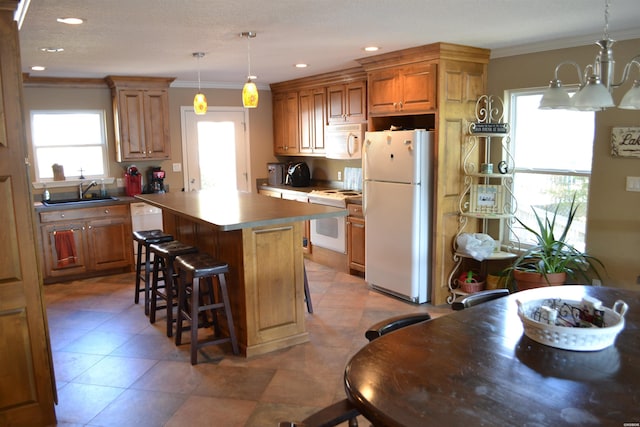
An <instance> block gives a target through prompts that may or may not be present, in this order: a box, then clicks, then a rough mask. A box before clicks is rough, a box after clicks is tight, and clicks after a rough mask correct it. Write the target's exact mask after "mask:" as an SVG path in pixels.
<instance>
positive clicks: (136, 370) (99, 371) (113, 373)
mask: <svg viewBox="0 0 640 427" xmlns="http://www.w3.org/2000/svg"><path fill="white" fill-rule="evenodd" d="M156 363H157V361H156V360H149V359H135V358H129V357H115V356H105V357H104V358H103V359H102V360H100V361H99V362H97V363H96V364H94V365H93V366H91V367H90V368H89V369H87V370H86V371H84V372H83V373H82V374H80V375H78V376H77V377H76V378H74V380H73V381H74V382H76V383H80V384H94V385H104V386H110V387H120V388H127V387H129V386H130V385H131V384H133V383H134V382H135V381H136V380H137V379H138V378H140V377H141V376H142V375H144V374H145V372H147V371H148V370H149V369H151V368H152V367H153V366H154V365H155V364H156Z"/></svg>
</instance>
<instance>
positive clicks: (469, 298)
mask: <svg viewBox="0 0 640 427" xmlns="http://www.w3.org/2000/svg"><path fill="white" fill-rule="evenodd" d="M507 295H509V290H508V289H486V290H484V291H480V292H474V293H472V294H469V295H465V296H464V297H462V298H460V299H458V300H456V301H454V302H453V304H451V308H452V309H453V310H464V309H465V308H469V307H473V306H474V305H478V304H482V303H483V302H487V301H491V300H494V299H498V298H502V297H506V296H507Z"/></svg>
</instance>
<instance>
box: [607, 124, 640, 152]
mask: <svg viewBox="0 0 640 427" xmlns="http://www.w3.org/2000/svg"><path fill="white" fill-rule="evenodd" d="M611 155H612V156H614V157H636V158H640V127H627V128H623V127H614V128H612V129H611Z"/></svg>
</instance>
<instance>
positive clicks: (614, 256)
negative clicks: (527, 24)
mask: <svg viewBox="0 0 640 427" xmlns="http://www.w3.org/2000/svg"><path fill="white" fill-rule="evenodd" d="M614 48H615V49H614V51H615V55H616V56H615V59H616V61H617V64H616V65H617V66H618V69H617V70H616V76H615V79H620V76H621V73H622V68H623V66H624V64H625V63H626V62H627V61H629V60H630V59H631V58H633V57H634V56H635V55H637V54H638V53H640V39H636V40H628V41H621V42H617V43H616V44H615V46H614ZM597 53H598V48H597V46H595V45H591V46H583V47H579V48H571V49H560V50H555V51H549V52H541V53H535V54H528V55H518V56H512V57H508V58H498V59H493V60H491V61H490V63H489V79H488V92H489V93H490V94H493V95H498V96H501V97H502V96H504V91H505V90H508V89H517V88H528V87H540V86H546V85H548V83H549V80H551V79H552V78H553V72H554V68H555V66H556V64H557V63H559V62H561V61H563V60H569V59H570V60H574V61H576V62H577V63H578V64H581V65H582V66H584V65H586V64H589V63H592V62H593V59H594V58H595V55H596V54H597ZM632 77H633V78H636V79H638V78H640V76H639V75H638V71H637V68H636V70H634V71H633V72H632ZM560 79H561V80H563V82H564V83H565V84H571V83H577V80H576V79H577V76H576V72H575V70H572V69H570V68H569V67H566V66H565V67H563V68H562V71H561V74H560ZM630 86H631V82H627V83H626V84H625V85H624V86H623V87H621V88H620V89H617V90H616V91H615V92H614V97H613V98H614V102H616V103H617V102H619V101H620V99H621V98H622V96H623V95H624V93H625V92H626V91H627V90H628V89H629V87H630ZM614 126H640V111H630V110H620V109H617V108H611V109H608V110H606V111H602V112H598V113H596V136H595V144H594V151H593V169H592V177H591V187H590V200H589V210H588V214H587V215H588V219H587V252H588V253H590V254H591V255H593V256H596V257H598V258H599V259H601V260H602V261H603V262H604V264H605V266H606V267H607V270H608V273H609V274H608V277H606V278H604V285H607V286H614V287H620V288H629V289H640V285H637V284H636V277H638V276H640V214H639V212H640V193H638V192H628V191H625V184H626V177H627V176H640V159H633V158H617V157H612V156H611V148H610V147H611V146H610V144H611V142H610V139H611V128H612V127H614ZM540 138H544V135H540Z"/></svg>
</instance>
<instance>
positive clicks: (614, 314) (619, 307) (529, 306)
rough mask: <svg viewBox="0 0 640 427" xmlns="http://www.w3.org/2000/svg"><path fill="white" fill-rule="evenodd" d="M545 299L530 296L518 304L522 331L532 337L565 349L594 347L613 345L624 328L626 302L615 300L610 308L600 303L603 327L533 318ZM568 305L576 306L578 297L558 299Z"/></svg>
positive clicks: (578, 302)
mask: <svg viewBox="0 0 640 427" xmlns="http://www.w3.org/2000/svg"><path fill="white" fill-rule="evenodd" d="M545 301H548V300H533V301H527V302H524V303H523V302H521V301H520V300H516V302H517V304H518V316H520V320H522V326H523V327H524V334H525V335H526V336H528V337H529V338H531V339H532V340H534V341H537V342H539V343H541V344H545V345H548V346H551V347H556V348H561V349H564V350H576V351H596V350H602V349H603V348H606V347H609V346H610V345H612V344H613V343H614V341H615V339H616V337H617V336H618V334H619V333H620V331H622V329H623V328H624V314H625V313H626V311H627V308H628V306H627V304H626V303H625V302H624V301H620V300H618V301H616V302H615V304H614V305H613V308H607V307H602V309H603V310H604V322H605V323H604V324H605V327H602V328H598V327H593V328H578V327H575V328H573V327H569V326H558V325H549V324H547V323H543V322H539V321H537V320H534V319H533V316H534V314H533V313H534V312H536V311H537V310H538V309H539V308H540V307H541V306H542V305H543V303H544V302H545ZM559 302H560V303H567V304H569V305H574V306H579V305H580V301H568V300H567V301H559Z"/></svg>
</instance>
